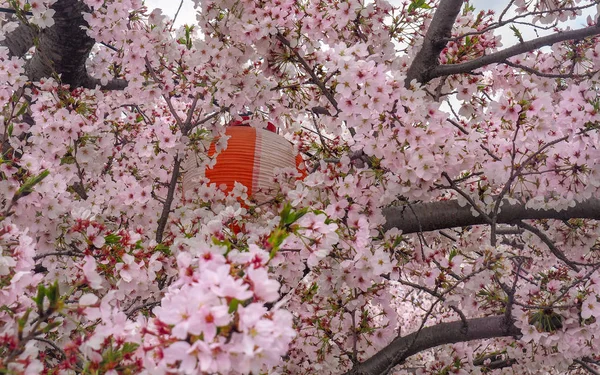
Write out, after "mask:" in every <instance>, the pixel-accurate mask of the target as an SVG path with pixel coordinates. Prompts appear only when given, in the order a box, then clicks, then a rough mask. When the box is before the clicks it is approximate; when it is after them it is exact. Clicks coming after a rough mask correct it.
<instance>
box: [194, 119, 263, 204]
mask: <svg viewBox="0 0 600 375" xmlns="http://www.w3.org/2000/svg"><path fill="white" fill-rule="evenodd" d="M225 134H227V135H228V136H230V138H229V140H228V141H227V148H226V149H225V150H224V151H221V153H220V154H219V155H217V162H216V164H215V167H214V168H212V169H206V172H205V175H206V177H207V178H208V179H209V180H210V182H211V183H215V184H217V186H221V185H223V184H224V185H226V186H227V189H226V192H230V191H231V190H232V189H233V185H234V183H235V181H237V182H239V183H241V184H243V185H245V186H246V187H247V188H248V192H249V193H251V192H252V191H253V190H252V188H253V186H254V185H253V175H254V163H255V157H254V155H255V149H256V129H254V128H252V127H246V126H232V127H228V128H227V130H226V132H225ZM214 154H215V144H214V143H213V144H211V145H210V148H209V150H208V155H209V156H212V155H214Z"/></svg>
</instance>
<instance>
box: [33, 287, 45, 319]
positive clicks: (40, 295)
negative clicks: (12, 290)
mask: <svg viewBox="0 0 600 375" xmlns="http://www.w3.org/2000/svg"><path fill="white" fill-rule="evenodd" d="M45 297H46V287H45V286H44V285H43V284H39V285H38V291H37V296H35V297H34V298H33V300H34V301H35V305H36V306H37V308H38V312H39V313H40V314H41V313H42V312H43V311H44V298H45Z"/></svg>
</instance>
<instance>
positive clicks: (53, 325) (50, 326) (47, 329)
mask: <svg viewBox="0 0 600 375" xmlns="http://www.w3.org/2000/svg"><path fill="white" fill-rule="evenodd" d="M62 324H63V322H61V321H54V322H50V323H48V325H46V326H45V327H44V329H43V330H42V332H44V333H48V332H50V331H52V330H53V329H54V328H56V327H60V326H61V325H62Z"/></svg>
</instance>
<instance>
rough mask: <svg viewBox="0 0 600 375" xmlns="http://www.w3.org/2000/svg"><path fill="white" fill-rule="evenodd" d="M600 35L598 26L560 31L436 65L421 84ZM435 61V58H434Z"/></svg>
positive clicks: (424, 76)
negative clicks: (488, 53)
mask: <svg viewBox="0 0 600 375" xmlns="http://www.w3.org/2000/svg"><path fill="white" fill-rule="evenodd" d="M598 34H600V27H598V25H594V26H589V27H586V28H583V29H578V30H570V31H562V32H558V33H556V34H551V35H547V36H543V37H541V38H537V39H532V40H529V41H527V42H524V43H519V44H517V45H514V46H512V47H509V48H506V49H503V50H502V51H498V52H495V53H492V54H490V55H486V56H482V57H480V58H477V59H475V60H471V61H467V62H464V63H460V64H448V65H437V66H435V67H433V68H432V69H431V70H429V71H427V72H424V74H423V76H422V78H423V79H422V80H421V82H427V81H429V80H431V79H433V78H436V77H442V76H448V75H451V74H461V73H469V72H472V71H474V70H476V69H479V68H481V67H484V66H486V65H489V64H500V63H503V62H505V61H506V60H507V59H509V58H511V57H513V56H517V55H520V54H522V53H525V52H529V51H533V50H536V49H538V48H541V47H543V46H551V45H553V44H556V43H559V42H564V41H567V40H576V39H583V38H586V37H590V36H594V35H598ZM436 59H437V57H436Z"/></svg>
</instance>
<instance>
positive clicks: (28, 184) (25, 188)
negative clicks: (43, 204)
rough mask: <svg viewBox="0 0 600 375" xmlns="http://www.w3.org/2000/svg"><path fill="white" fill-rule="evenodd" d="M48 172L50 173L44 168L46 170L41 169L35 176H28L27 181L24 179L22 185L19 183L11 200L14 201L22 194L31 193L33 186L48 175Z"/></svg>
mask: <svg viewBox="0 0 600 375" xmlns="http://www.w3.org/2000/svg"><path fill="white" fill-rule="evenodd" d="M49 174H50V171H49V170H47V169H46V170H44V171H42V173H40V174H38V175H37V176H33V177H30V178H28V179H27V181H25V182H24V183H23V185H21V187H20V188H19V190H17V192H16V193H15V195H14V196H13V201H16V200H18V199H19V198H21V197H22V196H24V195H27V194H29V193H31V192H32V191H33V188H34V186H35V185H37V184H39V183H40V182H42V180H43V179H44V178H46V177H48V175H49Z"/></svg>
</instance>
